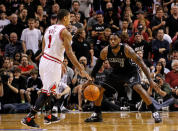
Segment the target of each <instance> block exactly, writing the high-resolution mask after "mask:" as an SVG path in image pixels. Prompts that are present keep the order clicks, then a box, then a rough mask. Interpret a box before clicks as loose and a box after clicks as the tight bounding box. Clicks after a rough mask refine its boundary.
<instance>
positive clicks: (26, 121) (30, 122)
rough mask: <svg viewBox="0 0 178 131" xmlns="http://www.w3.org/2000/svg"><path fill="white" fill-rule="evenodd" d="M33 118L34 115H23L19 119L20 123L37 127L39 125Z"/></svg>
mask: <svg viewBox="0 0 178 131" xmlns="http://www.w3.org/2000/svg"><path fill="white" fill-rule="evenodd" d="M34 118H35V117H25V118H23V119H22V120H21V123H22V124H23V125H27V126H30V127H34V128H39V125H37V124H36V123H35V121H34Z"/></svg>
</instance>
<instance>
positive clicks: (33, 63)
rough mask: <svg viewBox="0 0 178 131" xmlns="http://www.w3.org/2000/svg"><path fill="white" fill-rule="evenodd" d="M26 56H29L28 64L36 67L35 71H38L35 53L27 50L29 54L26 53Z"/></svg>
mask: <svg viewBox="0 0 178 131" xmlns="http://www.w3.org/2000/svg"><path fill="white" fill-rule="evenodd" d="M26 54H27V56H28V64H29V65H33V66H34V67H35V69H38V67H37V65H36V63H35V62H34V61H35V60H34V59H35V58H34V57H35V55H34V53H33V51H32V50H27V52H26Z"/></svg>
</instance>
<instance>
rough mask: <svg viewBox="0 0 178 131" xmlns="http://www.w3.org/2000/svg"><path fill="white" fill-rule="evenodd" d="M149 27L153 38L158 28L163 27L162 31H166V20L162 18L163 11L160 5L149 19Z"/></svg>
mask: <svg viewBox="0 0 178 131" xmlns="http://www.w3.org/2000/svg"><path fill="white" fill-rule="evenodd" d="M151 29H152V32H153V37H154V38H156V32H157V31H158V29H163V30H164V32H165V31H166V21H165V19H164V13H163V8H162V7H159V8H158V9H157V10H156V15H155V16H153V19H152V21H151Z"/></svg>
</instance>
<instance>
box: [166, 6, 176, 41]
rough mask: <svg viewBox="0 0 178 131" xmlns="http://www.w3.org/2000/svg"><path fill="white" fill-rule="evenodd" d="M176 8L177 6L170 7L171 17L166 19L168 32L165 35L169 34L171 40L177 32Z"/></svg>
mask: <svg viewBox="0 0 178 131" xmlns="http://www.w3.org/2000/svg"><path fill="white" fill-rule="evenodd" d="M177 10H178V7H177V5H175V6H172V7H171V12H172V13H171V16H170V17H169V19H167V24H166V26H167V28H168V32H166V33H167V34H169V35H170V36H171V38H173V37H174V36H175V35H176V33H177V31H178V27H177V26H175V25H177V24H178V22H177V18H178V11H177Z"/></svg>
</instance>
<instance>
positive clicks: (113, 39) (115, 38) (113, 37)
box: [109, 35, 120, 49]
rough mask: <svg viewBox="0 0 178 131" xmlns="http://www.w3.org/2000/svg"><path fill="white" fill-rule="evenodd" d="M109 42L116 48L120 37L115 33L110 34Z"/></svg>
mask: <svg viewBox="0 0 178 131" xmlns="http://www.w3.org/2000/svg"><path fill="white" fill-rule="evenodd" d="M109 43H110V46H111V48H112V49H116V48H117V47H118V46H119V43H120V38H119V37H118V36H117V35H111V36H110V38H109Z"/></svg>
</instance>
